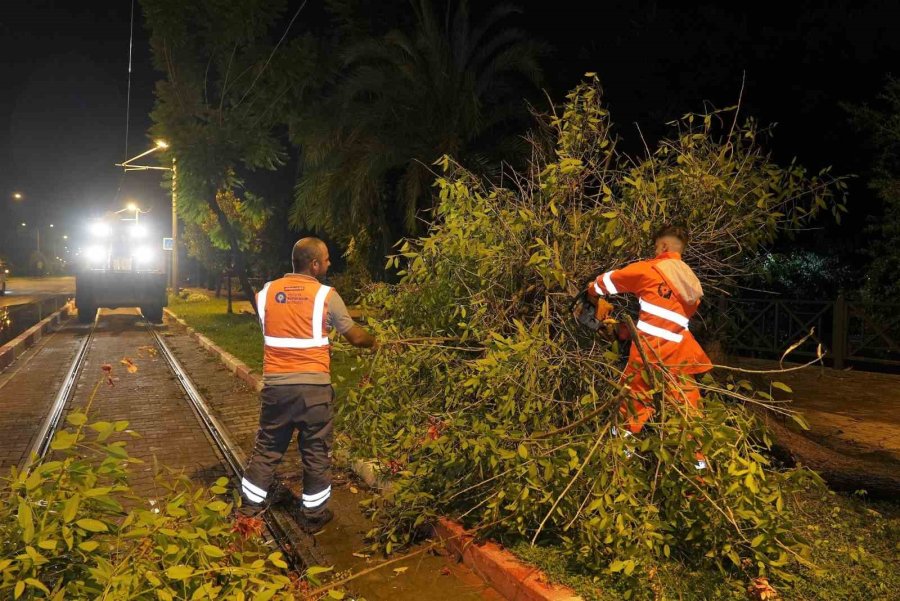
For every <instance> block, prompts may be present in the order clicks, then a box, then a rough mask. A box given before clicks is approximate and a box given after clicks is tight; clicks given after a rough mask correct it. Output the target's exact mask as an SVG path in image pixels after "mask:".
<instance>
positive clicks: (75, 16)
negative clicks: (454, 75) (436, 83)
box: [0, 0, 900, 256]
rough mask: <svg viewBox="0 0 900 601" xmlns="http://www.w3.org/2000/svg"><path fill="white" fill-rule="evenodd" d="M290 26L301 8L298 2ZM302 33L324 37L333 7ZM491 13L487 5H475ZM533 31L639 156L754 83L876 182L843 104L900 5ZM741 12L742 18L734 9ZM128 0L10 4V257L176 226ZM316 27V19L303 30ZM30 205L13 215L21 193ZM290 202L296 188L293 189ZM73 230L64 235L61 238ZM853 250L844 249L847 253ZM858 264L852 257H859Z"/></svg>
mask: <svg viewBox="0 0 900 601" xmlns="http://www.w3.org/2000/svg"><path fill="white" fill-rule="evenodd" d="M290 4H291V8H290V9H289V11H288V12H289V15H288V16H290V14H293V11H294V10H295V9H296V6H299V4H300V2H299V0H297V1H293V0H292V1H291V2H290ZM309 4H310V6H309V7H308V9H306V12H305V13H301V18H300V19H299V20H298V22H297V24H295V28H296V31H297V32H298V33H299V32H300V31H302V30H303V29H312V30H316V29H321V28H322V27H326V26H327V23H326V22H325V21H324V19H322V18H321V15H322V10H321V6H320V5H321V0H319V1H318V2H317V1H316V0H310V3H309ZM470 4H472V5H473V6H474V7H476V12H477V8H478V7H483V6H484V5H483V4H481V3H479V2H471V3H470ZM515 4H518V5H519V6H521V7H522V8H523V9H524V11H525V12H524V14H523V15H522V16H521V17H520V19H519V21H520V25H521V26H522V27H524V28H526V29H527V30H528V31H530V32H532V33H533V35H534V36H535V37H536V38H538V39H541V40H543V41H545V42H547V43H549V44H550V45H551V46H552V47H553V48H554V51H553V53H552V54H551V55H550V56H549V57H547V59H546V60H545V61H544V65H545V72H546V82H545V84H546V87H547V89H548V92H549V93H550V95H551V96H552V97H553V98H556V99H559V98H561V97H562V96H563V94H564V93H565V91H566V90H567V89H569V88H571V87H573V86H574V85H575V84H576V83H577V81H578V80H579V78H580V76H581V75H582V74H583V73H584V72H586V71H596V72H597V73H598V74H599V75H600V77H601V80H602V82H603V84H604V87H605V91H606V96H607V100H608V102H609V104H610V109H611V111H612V115H613V120H614V121H615V122H616V123H618V124H619V126H620V133H621V135H623V136H624V137H625V138H626V139H627V140H630V141H631V144H632V146H628V148H633V149H636V148H637V146H636V144H637V141H638V138H637V136H636V134H635V131H636V130H635V127H634V123H635V122H637V123H639V124H640V126H641V130H642V131H643V133H644V135H645V137H647V138H648V142H650V143H651V145H652V141H653V140H654V139H655V138H656V137H657V136H659V135H660V134H661V133H663V132H664V128H662V127H661V126H662V124H663V123H664V122H665V121H668V120H671V119H673V118H676V117H678V116H680V115H681V114H682V113H684V112H686V111H689V110H702V109H703V107H704V102H709V103H712V105H714V106H718V107H724V106H727V105H730V104H734V103H735V102H736V101H737V98H738V95H739V93H740V91H741V85H742V79H744V78H746V82H745V84H744V92H743V102H742V105H743V107H744V114H747V115H750V114H752V115H754V116H756V117H758V118H759V119H760V120H761V121H762V122H763V123H773V122H777V123H778V127H777V129H776V137H775V139H774V141H773V142H772V146H771V147H772V149H773V151H774V152H775V154H776V156H777V157H779V159H781V160H789V159H790V158H791V157H793V156H797V157H798V158H799V159H800V161H801V163H803V164H805V165H807V166H809V167H810V168H813V169H816V170H818V169H819V168H821V167H823V166H825V165H833V166H834V168H835V172H837V173H844V174H846V173H856V174H860V175H865V173H866V169H867V165H868V163H869V158H870V157H871V153H870V149H868V148H867V145H866V143H865V139H864V137H863V136H861V135H860V134H858V133H857V132H855V131H853V129H852V128H851V127H850V126H849V124H848V120H847V116H846V113H845V112H844V111H843V109H841V108H840V106H839V103H840V102H844V101H849V102H863V101H867V100H872V99H874V97H875V95H876V94H877V93H878V91H879V90H880V89H881V88H882V86H883V84H884V81H885V77H886V75H887V74H888V73H890V72H891V71H894V73H895V74H897V73H898V72H900V68H898V62H900V16H898V15H897V14H896V11H895V9H894V6H895V3H893V2H888V1H879V2H849V1H840V2H830V3H828V7H827V8H824V9H823V8H819V4H820V3H818V2H810V1H799V2H784V3H782V8H781V9H780V10H772V9H771V8H768V6H769V5H768V3H765V4H764V3H741V4H732V5H725V4H723V3H719V2H693V3H662V2H645V1H636V2H626V1H620V2H601V1H597V2H591V3H583V4H579V3H573V2H547V1H538V0H518V1H517V2H515ZM726 6H727V7H726ZM130 9H131V3H130V1H129V0H120V1H118V2H100V1H94V2H85V3H73V2H65V1H62V0H60V1H57V2H51V1H47V0H32V1H29V2H4V3H3V7H2V8H0V50H2V59H0V75H2V81H3V89H4V93H3V94H2V95H0V193H2V199H0V236H2V238H0V254H3V253H4V252H6V253H9V252H10V248H11V247H12V246H14V245H15V244H14V243H15V242H16V240H18V241H19V242H20V243H21V242H22V232H17V230H16V226H18V224H19V223H20V222H22V221H25V222H28V223H29V226H30V225H32V224H42V225H43V226H44V227H46V226H47V225H48V224H49V223H55V224H56V228H55V231H56V232H61V231H62V230H63V229H65V230H68V231H69V232H74V231H75V230H76V228H77V227H79V224H80V223H81V222H82V221H83V220H84V218H85V217H87V216H90V215H92V214H98V213H100V212H103V211H105V210H110V209H116V208H120V207H121V206H123V204H124V202H125V201H126V200H132V199H134V200H137V201H138V202H139V203H140V204H141V205H142V206H145V207H149V208H151V209H152V210H153V213H152V214H151V215H152V216H153V217H156V218H157V219H159V220H160V221H161V222H165V219H166V218H167V216H166V211H167V210H168V199H167V196H166V192H165V191H164V190H162V189H161V188H160V187H159V182H160V176H159V174H158V173H156V174H154V173H139V174H129V175H128V176H127V177H125V178H123V177H122V174H121V171H120V170H118V169H117V168H115V167H114V166H113V164H114V163H116V162H119V161H121V160H122V159H124V158H126V156H133V155H135V154H138V153H139V152H141V151H142V150H144V149H146V148H149V145H150V141H149V139H148V138H147V136H146V133H145V132H146V131H147V129H148V127H149V125H150V120H149V117H148V112H149V110H150V109H151V108H152V104H153V92H152V90H153V82H154V81H155V79H156V78H157V77H158V75H157V74H156V73H154V72H153V71H152V67H151V65H150V50H149V45H148V34H147V32H146V30H145V29H144V25H143V19H142V17H141V15H140V6H139V5H137V4H136V6H135V10H136V11H137V14H136V18H135V28H134V48H133V53H134V54H133V62H134V72H133V77H132V96H131V116H130V133H129V136H128V143H127V148H126V140H125V122H126V119H125V108H126V102H125V98H126V91H127V81H128V79H127V77H128V72H127V68H128V42H129V16H130ZM304 19H305V20H304ZM16 191H19V192H22V193H24V194H25V195H26V198H25V200H24V201H22V202H13V201H12V200H11V195H12V193H13V192H16ZM851 191H852V194H853V196H852V198H851V209H852V211H853V214H852V217H851V219H850V220H849V225H848V226H847V227H845V228H844V230H843V234H842V235H840V236H835V235H833V234H831V235H829V236H828V239H829V240H830V241H831V242H833V243H836V244H838V245H839V244H841V243H843V244H845V245H846V246H847V247H849V246H852V245H858V244H859V242H860V240H861V236H860V233H859V232H860V231H861V228H860V224H861V223H862V219H863V216H864V215H865V214H866V213H867V212H870V211H872V210H875V203H874V202H873V200H872V195H871V193H870V192H869V191H868V190H866V188H865V185H864V180H863V179H860V180H858V181H856V182H855V183H854V185H853V187H852V190H851ZM287 192H289V190H288V191H287ZM60 228H62V229H60ZM841 241H843V242H841ZM848 256H849V255H848Z"/></svg>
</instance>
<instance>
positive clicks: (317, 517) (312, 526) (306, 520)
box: [292, 507, 334, 534]
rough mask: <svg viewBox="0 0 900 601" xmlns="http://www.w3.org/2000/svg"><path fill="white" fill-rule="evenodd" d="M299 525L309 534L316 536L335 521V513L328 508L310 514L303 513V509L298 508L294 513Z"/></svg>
mask: <svg viewBox="0 0 900 601" xmlns="http://www.w3.org/2000/svg"><path fill="white" fill-rule="evenodd" d="M292 513H293V514H294V519H295V520H297V525H298V526H300V528H301V529H302V530H303V531H304V532H306V533H307V534H315V533H317V532H319V531H321V530H322V528H324V527H325V525H326V524H327V523H328V522H330V521H331V520H332V519H334V512H333V511H331V510H330V509H328V508H327V507H326V508H325V509H324V510H323V511H319V512H317V513H314V514H309V513H306V512H305V511H303V508H301V507H297V508H296V509H295V510H294V511H293V512H292Z"/></svg>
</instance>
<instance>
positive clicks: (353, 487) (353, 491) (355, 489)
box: [350, 486, 359, 495]
mask: <svg viewBox="0 0 900 601" xmlns="http://www.w3.org/2000/svg"><path fill="white" fill-rule="evenodd" d="M350 492H352V493H353V494H354V495H355V494H356V493H358V492H359V489H358V488H356V487H355V486H351V487H350Z"/></svg>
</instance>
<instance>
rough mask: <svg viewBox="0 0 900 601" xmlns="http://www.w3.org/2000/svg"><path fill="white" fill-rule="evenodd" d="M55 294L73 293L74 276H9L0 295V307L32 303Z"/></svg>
mask: <svg viewBox="0 0 900 601" xmlns="http://www.w3.org/2000/svg"><path fill="white" fill-rule="evenodd" d="M55 294H71V295H74V294H75V278H74V277H72V276H64V277H46V278H9V280H7V282H6V295H5V296H2V297H0V307H7V306H10V305H21V304H25V303H32V302H34V301H36V300H40V299H41V298H44V297H47V296H52V295H55Z"/></svg>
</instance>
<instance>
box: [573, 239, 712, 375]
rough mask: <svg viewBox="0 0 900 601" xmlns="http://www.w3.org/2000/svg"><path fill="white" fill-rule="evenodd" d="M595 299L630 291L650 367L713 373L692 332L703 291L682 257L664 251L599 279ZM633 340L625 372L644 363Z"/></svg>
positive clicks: (639, 333) (637, 326) (592, 290)
mask: <svg viewBox="0 0 900 601" xmlns="http://www.w3.org/2000/svg"><path fill="white" fill-rule="evenodd" d="M588 292H589V294H591V295H592V296H594V297H600V296H606V295H612V294H623V293H631V294H635V295H637V297H638V299H639V302H640V306H641V312H640V316H639V319H638V322H637V324H636V326H635V327H636V328H637V330H638V336H639V338H640V341H639V342H640V343H641V345H642V346H643V348H644V350H645V353H646V354H647V360H648V361H649V362H650V363H659V362H661V363H662V364H664V365H665V366H666V367H667V368H669V369H670V370H671V371H673V372H675V373H681V374H698V373H703V372H706V371H709V370H710V369H712V365H711V363H710V360H709V357H707V356H706V353H705V352H703V349H702V348H701V347H700V344H699V343H698V342H697V341H696V340H695V339H694V336H693V335H692V334H691V332H690V330H689V329H688V325H689V321H690V318H691V317H692V316H693V315H694V313H696V312H697V307H699V306H700V298H701V297H702V295H703V290H702V288H701V287H700V282H699V281H698V280H697V276H695V275H694V272H693V271H691V268H690V267H688V266H687V265H686V264H685V263H684V262H683V261H682V260H681V255H680V254H679V253H672V252H666V253H662V254H661V255H659V256H657V257H656V258H654V259H650V260H648V261H638V262H636V263H632V264H630V265H628V266H626V267H623V268H622V269H616V270H613V271H608V272H606V273H604V274H603V275H600V276H598V277H597V279H596V281H595V282H594V284H593V286H590V287H589V288H588ZM635 342H638V341H633V343H632V345H631V352H630V353H629V357H628V369H627V370H626V371H627V372H632V371H634V370H635V369H636V368H637V367H639V366H640V365H641V364H642V363H643V362H642V360H641V356H640V353H639V352H638V349H637V346H636V345H635V344H634V343H635Z"/></svg>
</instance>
